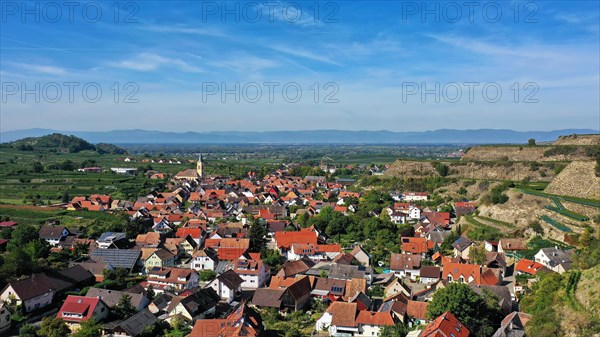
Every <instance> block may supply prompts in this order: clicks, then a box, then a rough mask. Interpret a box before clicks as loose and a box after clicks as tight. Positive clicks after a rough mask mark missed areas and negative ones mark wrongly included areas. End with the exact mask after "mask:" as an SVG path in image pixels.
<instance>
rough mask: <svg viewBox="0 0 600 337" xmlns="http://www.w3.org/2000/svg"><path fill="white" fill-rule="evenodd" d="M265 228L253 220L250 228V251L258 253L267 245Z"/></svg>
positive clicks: (256, 220) (259, 222)
mask: <svg viewBox="0 0 600 337" xmlns="http://www.w3.org/2000/svg"><path fill="white" fill-rule="evenodd" d="M267 234H268V232H267V226H265V225H264V224H263V223H262V222H261V221H260V220H258V219H253V220H252V225H251V226H250V233H249V234H248V237H249V238H250V251H251V252H260V251H261V250H262V249H264V248H265V247H266V245H267Z"/></svg>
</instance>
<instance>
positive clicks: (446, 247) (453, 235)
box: [441, 227, 460, 251]
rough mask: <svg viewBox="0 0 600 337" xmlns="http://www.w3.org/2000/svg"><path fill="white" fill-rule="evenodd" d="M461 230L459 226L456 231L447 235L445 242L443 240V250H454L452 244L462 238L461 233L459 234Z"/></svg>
mask: <svg viewBox="0 0 600 337" xmlns="http://www.w3.org/2000/svg"><path fill="white" fill-rule="evenodd" d="M459 230H460V227H458V228H457V230H456V231H451V232H450V234H449V235H448V236H446V238H445V239H444V242H442V247H441V248H442V250H445V251H448V250H452V244H453V243H454V242H456V240H458V239H459V238H460V234H458V232H459Z"/></svg>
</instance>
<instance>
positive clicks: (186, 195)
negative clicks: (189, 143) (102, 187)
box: [0, 156, 574, 337]
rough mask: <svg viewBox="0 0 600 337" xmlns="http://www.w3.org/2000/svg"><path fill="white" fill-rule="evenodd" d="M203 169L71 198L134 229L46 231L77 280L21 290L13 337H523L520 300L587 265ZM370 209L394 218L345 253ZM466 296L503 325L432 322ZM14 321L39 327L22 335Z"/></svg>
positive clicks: (449, 218)
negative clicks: (93, 233) (59, 335)
mask: <svg viewBox="0 0 600 337" xmlns="http://www.w3.org/2000/svg"><path fill="white" fill-rule="evenodd" d="M204 165H205V164H204V162H203V159H202V156H200V157H199V159H198V161H197V164H196V168H195V169H187V170H183V171H181V172H179V173H177V174H175V175H174V176H172V177H171V183H170V184H169V185H168V189H167V190H165V191H156V190H154V191H152V193H150V194H149V195H147V196H145V197H142V198H138V199H137V200H115V199H113V198H112V197H111V196H110V195H98V194H94V195H88V196H74V197H73V198H71V200H70V201H69V202H68V203H66V204H65V205H64V207H65V208H66V209H67V210H69V211H71V212H73V214H75V215H76V214H77V212H78V211H80V210H87V211H97V212H110V213H119V214H126V216H127V217H128V218H129V220H130V224H135V226H134V228H130V227H128V228H127V230H126V231H106V232H103V233H102V234H101V235H99V236H98V237H97V238H89V237H85V236H82V235H80V233H78V230H77V229H73V228H68V227H65V226H62V225H61V224H60V223H47V224H44V225H43V226H41V227H40V228H39V232H38V233H34V234H35V235H34V236H39V239H41V240H43V241H44V242H45V244H46V245H47V246H48V247H49V249H50V251H51V252H52V253H65V252H68V254H70V255H65V256H67V258H66V259H67V261H66V262H67V266H66V268H63V269H61V270H55V271H52V272H42V273H37V274H33V275H30V276H28V277H25V278H21V279H19V280H13V281H11V282H9V283H8V284H7V285H6V286H5V287H4V289H2V292H1V294H0V301H1V302H0V329H2V330H1V331H4V332H12V333H14V332H17V333H19V329H20V334H19V335H20V336H28V335H27V334H26V333H24V332H23V331H24V330H27V329H34V328H33V327H34V326H36V325H38V328H39V325H40V324H41V326H42V329H44V328H46V329H50V326H54V328H55V329H58V331H60V328H59V327H56V326H62V327H63V329H65V328H66V329H65V330H64V331H68V332H70V333H73V334H74V335H77V332H78V331H79V332H81V333H82V334H81V336H88V335H85V334H83V332H84V331H90V330H93V331H101V335H102V336H109V337H110V336H120V337H125V336H131V337H134V336H162V335H169V336H185V335H187V336H190V337H238V336H240V337H241V336H247V337H255V336H266V335H268V333H269V330H272V329H273V328H274V326H279V328H282V329H283V330H284V331H281V334H280V335H281V336H286V337H294V336H309V335H310V336H337V337H348V336H401V335H400V332H399V331H402V333H403V334H402V336H404V335H407V336H410V337H437V336H453V337H466V336H493V337H502V336H523V335H524V331H525V328H524V326H525V324H526V323H527V322H528V320H529V319H530V318H531V315H529V314H526V313H524V312H521V311H520V310H519V300H520V298H521V295H522V293H523V292H524V291H525V290H526V289H528V288H530V287H531V286H532V282H535V281H536V278H535V276H536V275H539V274H543V273H559V274H562V273H565V272H567V271H569V270H570V269H571V264H572V261H571V256H572V254H573V252H574V250H573V249H566V248H564V247H559V246H556V247H546V248H542V249H539V251H537V252H535V254H534V255H533V256H532V257H531V256H530V259H527V258H525V257H523V255H522V254H521V252H523V251H525V250H527V249H528V246H527V243H526V241H525V240H524V239H522V238H501V239H500V240H498V241H492V240H483V241H481V242H478V241H476V240H471V239H469V238H468V237H467V236H465V235H462V233H461V227H460V225H457V224H456V223H457V221H456V220H457V218H459V217H461V216H464V215H468V214H470V213H472V212H474V211H475V210H476V209H477V205H476V203H475V202H472V201H468V200H464V201H456V202H454V203H453V205H452V208H451V209H447V208H446V209H444V210H439V209H436V208H435V207H431V206H424V203H427V201H428V199H429V194H428V193H427V192H414V191H400V192H399V191H389V194H388V195H383V196H382V195H377V194H376V193H374V192H372V191H351V190H349V189H348V186H349V185H351V184H352V183H353V180H351V179H338V180H337V181H327V179H326V177H325V176H305V177H298V176H291V175H289V174H288V172H287V171H286V170H285V169H280V170H277V171H275V172H272V173H271V174H268V175H266V176H264V177H258V176H257V175H256V173H255V172H248V177H247V178H246V179H240V180H231V179H228V178H227V177H221V176H216V175H206V174H205V173H204V172H205V168H204ZM372 173H376V172H372ZM365 199H368V200H371V199H374V200H375V201H374V203H375V204H377V205H380V206H381V207H380V210H379V209H377V210H368V211H365V210H364V209H363V210H362V211H363V213H361V214H366V217H368V218H372V219H375V221H376V222H374V225H372V226H374V228H373V229H372V230H373V231H374V232H372V233H371V234H370V235H365V238H364V239H363V240H360V239H357V241H355V242H341V241H340V240H339V238H340V235H341V233H346V234H347V233H348V232H349V231H350V230H349V229H348V230H346V229H344V228H342V227H348V226H351V224H350V222H349V221H348V220H347V218H348V216H349V215H351V214H354V215H356V214H358V213H357V212H360V211H361V210H360V208H361V207H371V206H369V205H368V204H366V203H365V202H364V200H365ZM363 220H364V219H363ZM366 220H368V219H366ZM370 225H371V224H370V223H366V226H370ZM0 226H1V227H2V229H3V230H7V229H8V230H12V231H18V230H19V226H20V225H19V224H18V223H16V222H14V221H4V222H2V223H0ZM390 228H392V229H390ZM361 231H362V229H361ZM365 231H366V229H365ZM381 233H383V234H382V236H385V238H381V239H377V240H378V241H377V243H374V242H373V241H375V240H374V238H376V237H378V236H379V234H381ZM390 233H392V234H391V235H389V234H390ZM394 233H395V235H394ZM9 241H10V240H4V239H3V240H2V242H0V246H4V247H6V245H7V244H9ZM380 241H381V242H384V243H383V244H382V243H380ZM459 285H460V286H461V287H464V288H468V289H466V290H468V291H472V292H473V293H474V294H476V296H478V298H481V299H485V302H486V305H487V309H489V310H488V311H489V312H490V313H493V315H495V316H494V317H493V318H485V319H483V321H484V322H483V323H481V322H479V323H473V322H462V321H461V320H459V319H458V318H457V317H456V316H455V315H453V314H452V313H451V312H449V311H448V310H444V311H443V312H439V309H436V308H433V307H430V306H431V303H433V302H432V301H433V300H434V299H435V297H436V294H441V293H443V292H444V291H447V292H448V293H450V292H451V291H459V292H460V291H466V290H465V289H463V288H456V287H459ZM428 307H430V308H429V309H428ZM436 310H437V311H436ZM304 314H306V315H305V316H302V317H300V316H299V315H304ZM11 315H19V316H22V317H27V318H28V319H27V320H26V321H24V322H22V323H17V324H18V325H17V326H12V324H15V323H14V320H11ZM42 318H43V320H42ZM40 321H41V323H40ZM278 324H279V325H278ZM469 326H470V327H471V328H473V327H474V326H476V327H478V328H481V331H486V332H479V331H470V330H469ZM394 331H396V332H394ZM394 333H396V334H394ZM480 333H481V334H480ZM9 335H10V334H9ZM94 336H95V335H94Z"/></svg>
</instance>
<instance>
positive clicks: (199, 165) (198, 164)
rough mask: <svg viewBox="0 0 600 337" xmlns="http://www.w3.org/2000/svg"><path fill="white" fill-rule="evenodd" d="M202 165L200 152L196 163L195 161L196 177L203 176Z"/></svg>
mask: <svg viewBox="0 0 600 337" xmlns="http://www.w3.org/2000/svg"><path fill="white" fill-rule="evenodd" d="M203 166H204V165H203V164H202V154H200V157H199V158H198V163H196V173H198V178H203V177H204V175H203V168H204V167H203Z"/></svg>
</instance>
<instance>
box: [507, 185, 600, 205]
mask: <svg viewBox="0 0 600 337" xmlns="http://www.w3.org/2000/svg"><path fill="white" fill-rule="evenodd" d="M518 191H520V192H522V193H525V194H531V195H535V196H538V197H543V198H549V199H551V200H553V198H556V199H558V200H559V201H568V202H573V203H576V204H580V205H584V206H589V207H595V208H600V201H598V200H593V199H584V198H577V197H571V196H567V195H556V194H550V193H545V192H540V191H534V190H529V189H524V188H520V189H518Z"/></svg>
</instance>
